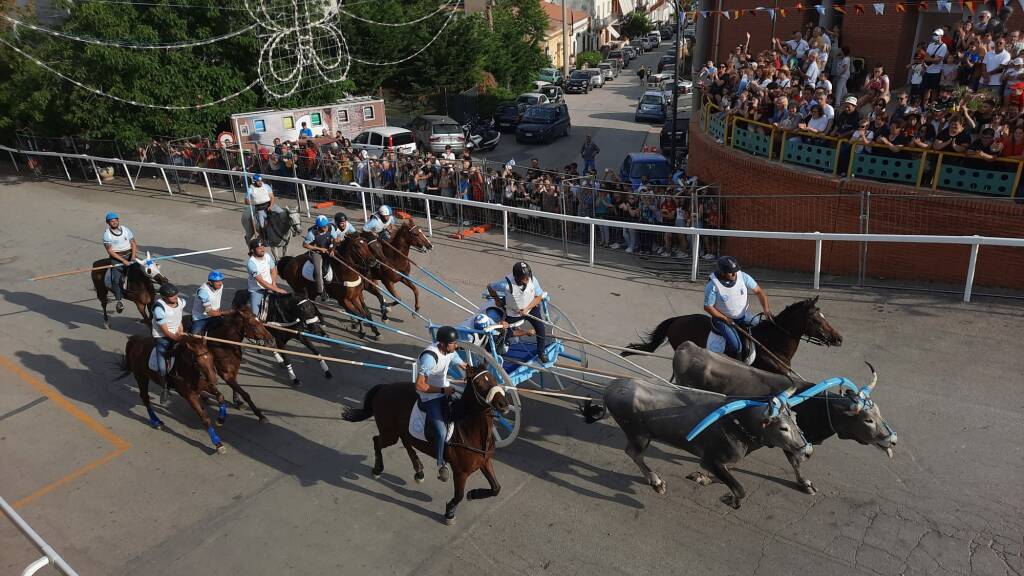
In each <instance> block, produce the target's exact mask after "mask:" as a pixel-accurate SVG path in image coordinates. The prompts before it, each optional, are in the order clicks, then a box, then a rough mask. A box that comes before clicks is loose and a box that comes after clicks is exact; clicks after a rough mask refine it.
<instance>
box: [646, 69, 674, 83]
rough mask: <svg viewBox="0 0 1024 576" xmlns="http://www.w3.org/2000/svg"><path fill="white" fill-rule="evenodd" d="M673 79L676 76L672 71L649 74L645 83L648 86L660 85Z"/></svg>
mask: <svg viewBox="0 0 1024 576" xmlns="http://www.w3.org/2000/svg"><path fill="white" fill-rule="evenodd" d="M675 77H676V74H675V72H674V71H673V70H666V71H664V72H658V73H656V74H651V75H650V76H648V77H647V82H648V83H649V84H660V83H661V82H667V81H669V80H672V79H674V78H675Z"/></svg>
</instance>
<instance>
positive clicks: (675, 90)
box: [668, 0, 683, 174]
mask: <svg viewBox="0 0 1024 576" xmlns="http://www.w3.org/2000/svg"><path fill="white" fill-rule="evenodd" d="M675 7H676V48H675V50H676V62H675V66H674V67H673V68H674V70H675V77H674V80H673V82H672V126H671V128H669V132H668V133H669V143H670V144H671V146H672V157H671V158H669V166H671V167H672V173H673V174H675V172H676V169H677V165H676V157H677V154H676V130H677V128H676V121H677V120H678V118H679V61H680V60H682V51H681V50H680V49H679V46H680V44H679V43H680V42H681V41H682V35H683V11H682V6H681V0H676V2H675Z"/></svg>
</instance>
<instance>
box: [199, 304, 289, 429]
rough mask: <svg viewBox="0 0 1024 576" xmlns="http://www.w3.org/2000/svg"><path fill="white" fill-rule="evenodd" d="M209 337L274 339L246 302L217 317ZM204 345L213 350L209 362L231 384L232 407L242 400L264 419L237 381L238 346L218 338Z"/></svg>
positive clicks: (237, 405)
mask: <svg viewBox="0 0 1024 576" xmlns="http://www.w3.org/2000/svg"><path fill="white" fill-rule="evenodd" d="M207 334H208V335H210V336H211V337H213V338H220V339H222V340H231V341H232V342H241V341H242V340H243V339H244V340H250V341H252V342H255V343H257V344H265V345H269V344H271V343H273V342H274V336H273V335H272V334H271V333H270V331H269V330H267V329H266V327H264V326H263V324H262V323H261V322H260V321H259V320H258V319H257V318H256V316H255V315H254V314H253V313H252V311H251V310H249V307H248V306H242V307H240V308H235V309H233V310H232V311H231V312H229V313H227V314H225V315H224V316H220V317H219V321H217V322H215V323H214V325H213V328H211V329H210V330H208V331H207ZM207 346H208V347H209V348H210V353H212V354H213V364H214V367H215V368H216V370H217V374H218V375H220V377H221V379H222V380H224V383H225V384H227V385H228V386H230V387H231V391H232V401H233V402H234V403H235V407H236V408H240V407H241V405H242V401H243V400H244V401H245V403H246V404H248V405H249V408H250V409H252V413H253V414H254V415H256V417H257V418H259V421H260V423H263V422H266V421H267V419H266V417H265V416H263V412H261V411H260V409H259V408H257V407H256V404H254V403H253V401H252V398H251V397H250V396H249V393H248V392H246V391H245V389H244V388H242V386H241V385H240V384H239V383H238V370H239V368H240V367H241V365H242V347H241V346H233V345H231V344H223V343H220V342H209V343H207Z"/></svg>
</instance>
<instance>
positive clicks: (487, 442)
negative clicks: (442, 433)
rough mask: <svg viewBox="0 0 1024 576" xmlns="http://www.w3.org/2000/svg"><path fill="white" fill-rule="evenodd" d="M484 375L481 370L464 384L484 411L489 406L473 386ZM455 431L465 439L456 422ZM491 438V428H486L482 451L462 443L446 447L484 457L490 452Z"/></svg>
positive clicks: (484, 371) (451, 443)
mask: <svg viewBox="0 0 1024 576" xmlns="http://www.w3.org/2000/svg"><path fill="white" fill-rule="evenodd" d="M486 373H487V371H486V370H481V371H479V372H477V373H476V376H473V377H472V378H470V379H469V380H468V381H467V382H466V385H467V386H468V387H470V388H472V389H473V396H475V397H476V400H477V402H479V403H480V405H481V406H483V408H484V410H485V411H486V410H488V409H489V405H488V403H487V400H486V399H485V398H484V397H483V396H481V395H480V391H479V390H477V389H476V384H474V381H475V380H476V379H477V378H479V377H480V376H482V375H484V374H486ZM455 431H456V432H458V434H459V436H460V437H463V438H464V437H465V435H464V434H463V433H462V429H461V428H460V427H459V424H458V422H456V423H455ZM493 438H494V436H493V434H491V427H490V426H488V427H487V438H485V439H484V448H483V449H482V450H481V449H480V448H474V447H473V446H469V445H467V444H464V443H462V442H448V446H451V447H452V448H464V449H466V450H469V451H470V452H475V453H477V454H480V455H483V456H486V455H487V453H488V452H490V450H491V447H492V442H491V441H492V440H493Z"/></svg>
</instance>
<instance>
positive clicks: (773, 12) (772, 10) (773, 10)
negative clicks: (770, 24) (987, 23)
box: [765, 0, 1024, 21]
mask: <svg viewBox="0 0 1024 576" xmlns="http://www.w3.org/2000/svg"><path fill="white" fill-rule="evenodd" d="M1018 1H1019V2H1024V0H1018ZM765 11H766V12H768V15H769V16H771V17H772V20H773V21H774V20H775V9H774V8H765Z"/></svg>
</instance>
